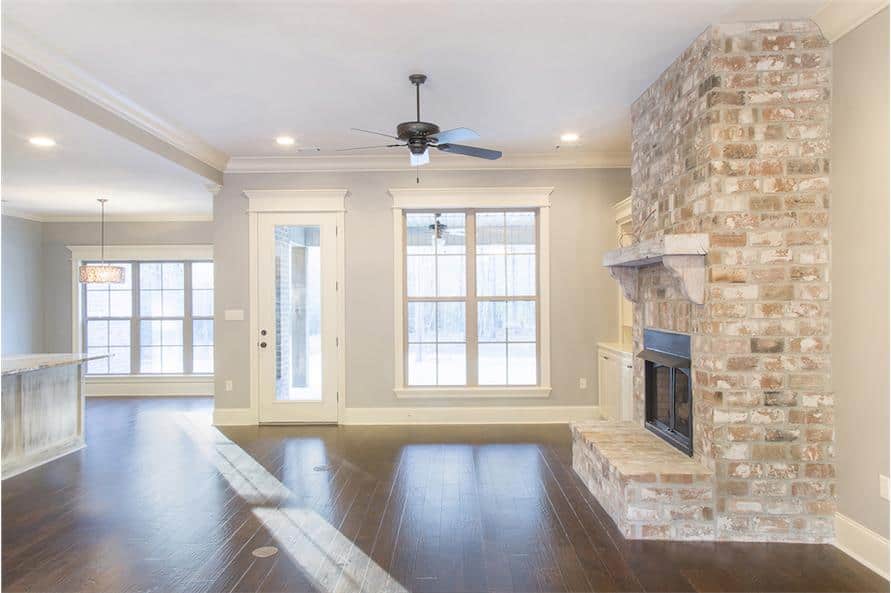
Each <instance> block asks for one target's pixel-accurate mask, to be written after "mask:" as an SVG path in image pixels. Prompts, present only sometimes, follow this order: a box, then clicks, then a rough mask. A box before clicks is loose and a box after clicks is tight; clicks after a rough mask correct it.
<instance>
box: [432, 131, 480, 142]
mask: <svg viewBox="0 0 891 593" xmlns="http://www.w3.org/2000/svg"><path fill="white" fill-rule="evenodd" d="M479 137H480V135H479V134H477V133H476V132H474V131H473V130H471V129H470V128H454V129H451V130H445V131H443V132H440V133H439V134H436V136H435V138H436V141H437V142H438V143H440V144H448V143H450V142H466V141H467V140H477V139H478V138H479Z"/></svg>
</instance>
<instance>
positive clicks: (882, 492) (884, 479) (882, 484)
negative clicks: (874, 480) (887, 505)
mask: <svg viewBox="0 0 891 593" xmlns="http://www.w3.org/2000/svg"><path fill="white" fill-rule="evenodd" d="M879 496H881V497H882V498H884V499H885V500H891V499H889V498H888V476H883V475H881V474H879Z"/></svg>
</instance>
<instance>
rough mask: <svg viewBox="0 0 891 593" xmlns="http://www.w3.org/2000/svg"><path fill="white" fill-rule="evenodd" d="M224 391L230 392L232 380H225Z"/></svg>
mask: <svg viewBox="0 0 891 593" xmlns="http://www.w3.org/2000/svg"><path fill="white" fill-rule="evenodd" d="M226 391H232V379H226Z"/></svg>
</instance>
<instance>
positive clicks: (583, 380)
mask: <svg viewBox="0 0 891 593" xmlns="http://www.w3.org/2000/svg"><path fill="white" fill-rule="evenodd" d="M587 388H588V379H586V378H585V377H579V389H587Z"/></svg>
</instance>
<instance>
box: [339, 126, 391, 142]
mask: <svg viewBox="0 0 891 593" xmlns="http://www.w3.org/2000/svg"><path fill="white" fill-rule="evenodd" d="M350 129H351V130H352V131H354V132H365V133H366V134H376V135H377V136H386V137H387V138H392V139H393V140H399V138H397V137H396V136H394V135H393V134H385V133H384V132H375V131H373V130H363V129H362V128H350Z"/></svg>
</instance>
